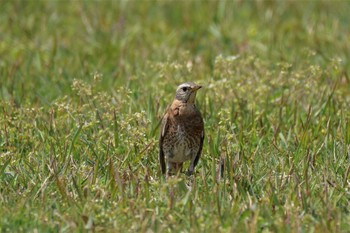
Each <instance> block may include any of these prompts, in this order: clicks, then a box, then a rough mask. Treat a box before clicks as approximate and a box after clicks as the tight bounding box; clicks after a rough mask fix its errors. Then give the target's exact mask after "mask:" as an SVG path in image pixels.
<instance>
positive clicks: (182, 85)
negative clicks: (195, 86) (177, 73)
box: [177, 83, 191, 90]
mask: <svg viewBox="0 0 350 233" xmlns="http://www.w3.org/2000/svg"><path fill="white" fill-rule="evenodd" d="M183 87H189V88H190V87H191V85H190V84H188V83H183V84H181V85H180V86H179V87H178V88H177V89H178V90H179V89H181V88H183Z"/></svg>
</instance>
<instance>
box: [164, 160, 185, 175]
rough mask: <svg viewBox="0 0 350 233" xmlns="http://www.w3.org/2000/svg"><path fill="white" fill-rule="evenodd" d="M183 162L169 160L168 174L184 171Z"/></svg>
mask: <svg viewBox="0 0 350 233" xmlns="http://www.w3.org/2000/svg"><path fill="white" fill-rule="evenodd" d="M182 165H183V163H171V162H168V172H167V174H168V176H173V175H176V174H177V173H179V172H182Z"/></svg>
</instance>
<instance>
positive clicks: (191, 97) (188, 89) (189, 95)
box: [175, 82, 202, 104]
mask: <svg viewBox="0 0 350 233" xmlns="http://www.w3.org/2000/svg"><path fill="white" fill-rule="evenodd" d="M200 88H202V86H200V85H197V84H195V83H192V82H188V83H183V84H181V85H179V86H178V88H177V90H176V96H175V99H177V100H180V101H181V102H183V103H192V104H194V102H195V100H196V92H197V91H198V90H199V89H200Z"/></svg>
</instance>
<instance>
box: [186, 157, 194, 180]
mask: <svg viewBox="0 0 350 233" xmlns="http://www.w3.org/2000/svg"><path fill="white" fill-rule="evenodd" d="M195 160H196V156H193V157H192V159H191V164H190V166H189V167H188V170H187V172H186V175H187V176H191V175H192V174H193V172H194V166H195V165H194V163H195Z"/></svg>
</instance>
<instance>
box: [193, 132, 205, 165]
mask: <svg viewBox="0 0 350 233" xmlns="http://www.w3.org/2000/svg"><path fill="white" fill-rule="evenodd" d="M203 142H204V129H203V131H202V135H201V141H200V145H199V150H198V153H197V155H196V158H195V159H194V163H193V165H194V167H195V166H196V165H197V163H198V161H199V158H200V157H201V154H202V148H203Z"/></svg>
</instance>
